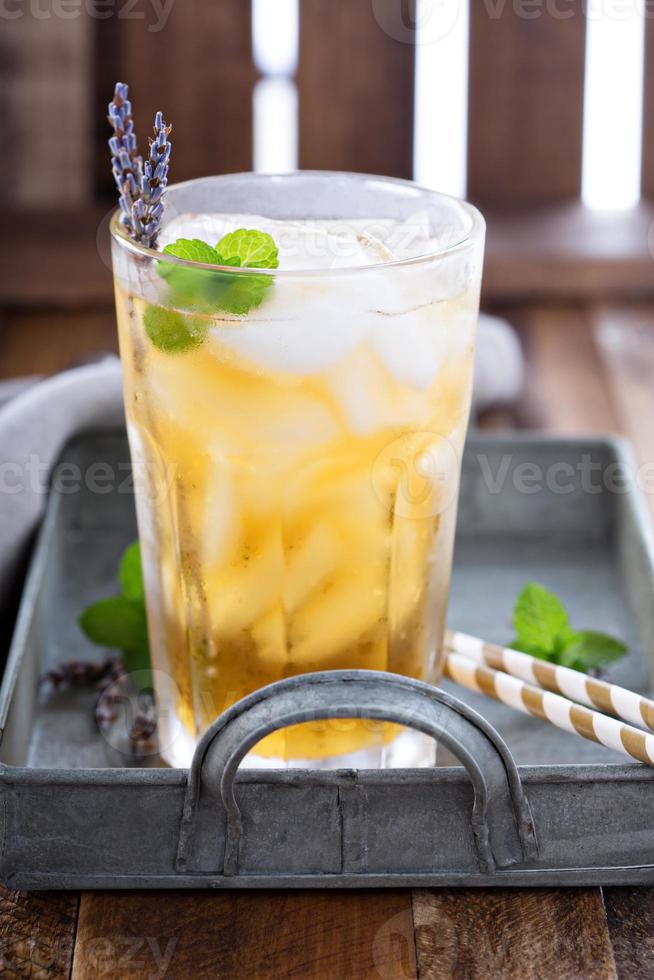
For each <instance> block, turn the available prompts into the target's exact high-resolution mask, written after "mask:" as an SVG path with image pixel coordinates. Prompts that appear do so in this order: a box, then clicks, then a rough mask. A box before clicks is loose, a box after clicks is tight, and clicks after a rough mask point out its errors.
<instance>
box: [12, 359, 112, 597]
mask: <svg viewBox="0 0 654 980" xmlns="http://www.w3.org/2000/svg"><path fill="white" fill-rule="evenodd" d="M21 380H22V384H20V385H17V384H16V382H15V381H11V382H8V383H7V385H8V388H7V389H6V390H5V389H4V385H0V406H2V407H0V606H1V605H2V602H3V596H4V595H5V593H6V591H7V590H8V589H9V587H10V582H11V577H12V575H13V572H14V568H15V566H16V563H17V562H18V561H19V559H20V557H21V554H22V551H23V548H24V546H25V544H26V543H27V541H28V540H29V538H30V535H31V534H32V532H33V531H34V529H35V527H36V526H37V524H38V522H39V520H40V519H41V517H42V514H43V510H44V508H45V504H46V499H47V490H48V479H49V475H50V471H51V469H52V465H53V463H54V462H56V460H57V457H58V455H59V453H60V452H61V450H62V448H63V446H64V445H65V443H66V442H67V441H68V440H69V439H70V438H71V436H73V435H74V434H75V433H76V432H80V431H82V430H83V429H90V428H115V427H116V426H117V425H120V424H121V423H122V422H123V419H124V414H123V402H122V393H121V372H120V364H119V362H118V359H117V358H115V357H110V358H107V359H106V360H104V361H100V362H99V363H97V364H89V365H85V366H84V367H79V368H74V369H73V370H71V371H64V372H63V374H57V375H55V376H54V377H52V378H48V379H47V380H45V381H38V380H37V381H36V382H35V383H33V384H31V385H26V383H25V380H24V379H21ZM17 387H18V388H19V391H18V393H17V394H16V393H15V389H16V388H17ZM7 390H8V391H9V393H10V394H13V397H11V398H10V400H8V401H6V402H5V404H4V405H3V404H2V402H3V394H6V391H7Z"/></svg>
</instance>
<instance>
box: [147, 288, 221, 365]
mask: <svg viewBox="0 0 654 980" xmlns="http://www.w3.org/2000/svg"><path fill="white" fill-rule="evenodd" d="M182 271H184V270H182ZM143 326H144V328H145V332H146V334H147V337H148V340H149V341H150V342H151V343H152V344H154V346H155V347H156V348H157V349H158V350H161V351H164V353H167V354H173V353H177V354H181V353H183V352H184V351H188V350H192V349H193V348H194V347H199V346H200V344H201V343H202V342H203V340H204V339H205V337H206V335H207V330H208V323H207V321H206V320H203V319H202V318H201V317H194V316H184V315H183V314H181V313H177V311H176V310H169V309H166V307H165V306H148V307H147V309H146V311H145V313H144V314H143Z"/></svg>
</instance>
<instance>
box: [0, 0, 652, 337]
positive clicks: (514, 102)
mask: <svg viewBox="0 0 654 980" xmlns="http://www.w3.org/2000/svg"><path fill="white" fill-rule="evenodd" d="M16 9H18V10H20V11H22V15H21V16H20V17H16V18H11V19H7V18H3V19H2V22H1V24H0V27H1V30H0V132H2V134H3V152H2V154H0V204H1V205H2V207H3V218H4V220H3V222H2V223H0V249H2V259H3V261H2V262H0V324H1V318H2V311H3V310H7V309H23V308H26V307H27V308H30V309H34V308H36V309H44V308H46V307H48V306H49V307H57V308H60V309H66V308H67V304H69V303H71V302H72V303H74V304H75V305H77V306H79V305H85V306H87V307H90V308H96V309H102V310H105V309H107V310H108V309H110V308H111V304H112V296H111V288H110V276H109V272H108V269H107V266H106V261H105V258H104V257H103V256H102V255H98V252H97V249H96V245H95V242H96V233H97V230H98V227H101V225H102V221H103V219H104V218H105V216H106V213H107V210H108V209H109V208H110V207H111V206H112V204H113V202H114V200H115V192H114V189H113V186H112V180H111V175H110V171H109V163H108V153H107V146H106V140H107V136H108V127H107V124H106V120H105V113H106V103H107V101H108V99H109V98H110V96H111V92H112V89H113V84H114V81H115V80H116V79H120V80H123V81H128V82H129V83H130V88H131V94H132V96H133V100H134V105H135V114H136V119H137V129H138V132H139V138H140V141H141V143H142V145H143V144H144V143H145V140H146V136H147V134H148V130H149V127H150V125H151V120H152V117H153V114H154V111H155V110H156V109H158V108H161V109H163V110H164V111H165V114H166V117H167V118H168V119H169V120H171V121H172V122H173V123H174V151H173V178H174V180H184V179H186V178H190V177H195V176H198V175H201V174H208V173H226V172H233V171H238V170H247V169H249V168H250V167H251V166H252V101H253V91H254V86H255V84H256V81H257V72H256V70H255V68H254V65H253V59H252V53H251V6H250V2H249V0H219V2H207V0H172V3H171V0H167V3H166V5H165V10H166V11H167V13H168V17H167V20H166V21H165V23H164V24H163V27H162V29H161V30H158V29H156V28H157V27H158V26H159V25H158V24H157V15H156V13H155V7H154V6H153V4H152V3H151V0H136V2H135V0H129V2H127V0H117V6H116V7H114V8H111V11H108V10H104V8H102V7H98V8H96V14H97V13H98V12H101V13H102V18H101V19H100V18H98V17H97V16H91V15H90V14H89V12H88V9H89V7H88V4H84V3H81V2H80V5H79V7H78V8H75V11H74V12H76V14H77V16H71V17H66V18H62V17H60V16H59V17H56V16H54V12H53V11H50V12H51V14H52V16H46V14H47V13H48V11H49V8H48V5H47V0H41V2H40V7H39V9H40V10H41V11H43V12H44V14H43V15H42V16H39V17H35V16H33V15H31V14H30V6H29V4H27V3H25V4H23V5H22V6H20V7H17V8H16ZM568 10H569V12H570V13H572V16H571V17H566V18H565V19H557V18H553V17H551V16H548V15H547V14H542V16H539V17H537V18H532V17H529V18H525V17H522V16H520V15H519V12H517V11H516V5H515V4H512V3H505V4H488V3H485V2H482V0H471V7H470V84H469V146H468V183H469V197H470V198H471V199H472V200H474V201H475V202H477V203H479V205H480V206H481V207H482V209H483V211H484V213H485V215H486V217H487V222H488V240H487V267H486V274H485V286H484V289H485V294H484V295H485V300H486V302H487V303H497V302H500V303H503V302H507V301H508V302H514V301H523V300H531V299H533V298H537V297H550V298H551V297H554V298H561V297H565V298H572V297H575V296H579V295H585V296H592V297H595V296H597V295H599V294H602V295H610V296H615V295H625V294H629V295H634V294H637V295H648V296H649V295H652V294H653V293H654V276H652V269H653V267H652V255H651V251H650V243H651V242H652V241H653V240H654V234H653V233H652V227H654V203H652V202H654V18H651V17H650V18H648V23H647V32H648V41H647V45H648V49H647V52H648V53H647V68H646V92H645V114H644V140H643V192H644V195H645V196H644V199H643V202H642V203H641V205H640V206H639V207H638V208H636V209H634V210H633V211H632V212H629V213H628V214H622V215H615V214H614V215H611V214H593V213H589V212H587V211H586V210H585V209H584V208H582V207H581V206H580V203H579V190H580V183H581V140H582V108H583V106H582V103H583V78H584V43H585V18H584V17H583V15H582V0H573V6H572V7H569V8H568ZM107 13H110V16H106V14H107ZM415 17H416V8H415V0H300V59H299V68H298V72H297V78H296V82H297V86H298V93H299V157H300V165H301V166H303V167H306V168H312V167H317V168H327V169H336V168H339V169H341V168H342V169H347V170H361V171H368V172H375V173H381V174H390V175H397V176H403V177H410V176H411V174H412V142H413V140H412V133H413V89H414V82H413V77H414V59H415V44H414V43H412V42H413V33H412V32H413V28H414V26H415ZM432 98H433V99H434V104H436V100H438V99H447V98H448V92H447V91H439V92H434V93H432ZM102 234H105V233H104V232H102ZM102 234H101V236H100V240H102ZM105 237H106V235H105ZM62 244H63V245H64V246H65V247H64V248H63V249H62V247H61V246H62ZM48 246H53V247H50V248H49V247H48ZM46 249H47V251H48V257H47V261H45V262H44V260H43V255H44V251H45V250H46Z"/></svg>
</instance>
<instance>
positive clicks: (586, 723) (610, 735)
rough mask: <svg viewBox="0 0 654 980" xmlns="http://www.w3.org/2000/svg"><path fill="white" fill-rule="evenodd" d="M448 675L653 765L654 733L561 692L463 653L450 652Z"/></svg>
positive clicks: (518, 707) (473, 688)
mask: <svg viewBox="0 0 654 980" xmlns="http://www.w3.org/2000/svg"><path fill="white" fill-rule="evenodd" d="M445 676H446V677H449V679H450V680H452V681H455V683H457V684H460V685H461V686H462V687H466V688H468V690H470V691H476V692H477V693H479V694H486V695H487V696H488V697H491V698H495V700H496V701H501V702H502V704H506V705H508V706H509V707H510V708H515V709H516V710H517V711H521V712H522V713H523V714H525V715H533V717H534V718H542V719H543V720H544V721H549V722H550V723H551V724H552V725H554V726H555V727H556V728H561V729H562V730H563V731H564V732H571V733H573V734H576V735H581V736H582V738H587V739H590V741H592V742H598V743H599V744H600V745H604V746H606V748H607V749H613V751H614V752H621V753H622V754H623V755H628V756H631V758H632V759H637V760H638V761H639V762H644V763H646V764H647V765H648V766H654V735H649V734H647V733H646V732H641V731H639V729H637V728H633V727H632V726H631V725H625V724H623V722H621V721H616V719H615V718H607V716H606V715H601V714H600V713H599V712H598V711H591V710H590V709H589V708H584V707H582V705H580V704H574V702H572V701H568V699H567V698H564V697H563V696H562V695H561V694H553V693H552V692H551V691H543V690H541V689H540V688H539V687H534V686H533V684H527V683H526V681H523V680H520V678H518V677H513V676H511V674H505V673H503V672H502V671H501V670H494V669H493V668H492V667H487V666H485V665H481V666H480V665H479V664H477V663H475V661H474V660H470V659H469V658H468V657H466V656H464V655H463V654H461V653H448V654H447V656H446V659H445Z"/></svg>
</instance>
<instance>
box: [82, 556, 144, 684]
mask: <svg viewBox="0 0 654 980" xmlns="http://www.w3.org/2000/svg"><path fill="white" fill-rule="evenodd" d="M118 580H119V583H120V587H121V594H120V595H116V596H111V597H110V598H108V599H100V600H99V601H98V602H94V603H93V605H91V606H89V607H88V608H87V609H85V610H84V612H83V613H82V614H81V615H80V617H79V619H78V624H79V626H80V629H81V630H82V632H83V633H85V634H86V636H87V637H88V638H89V640H91V642H92V643H97V644H98V645H99V646H102V647H109V648H110V649H111V650H120V651H121V654H122V661H123V666H124V667H125V670H126V671H127V672H128V673H130V674H131V673H133V672H134V671H147V672H148V673H147V674H146V675H144V677H143V678H142V679H141V680H140V681H139V683H141V681H142V686H147V684H148V678H149V683H151V677H150V674H149V671H150V646H149V642H148V621H147V616H146V611H145V590H144V588H143V571H142V567H141V549H140V546H139V543H138V541H135V542H134V544H131V545H130V546H129V547H128V548H127V549H126V550H125V551H124V553H123V556H122V558H121V561H120V567H119V569H118Z"/></svg>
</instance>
